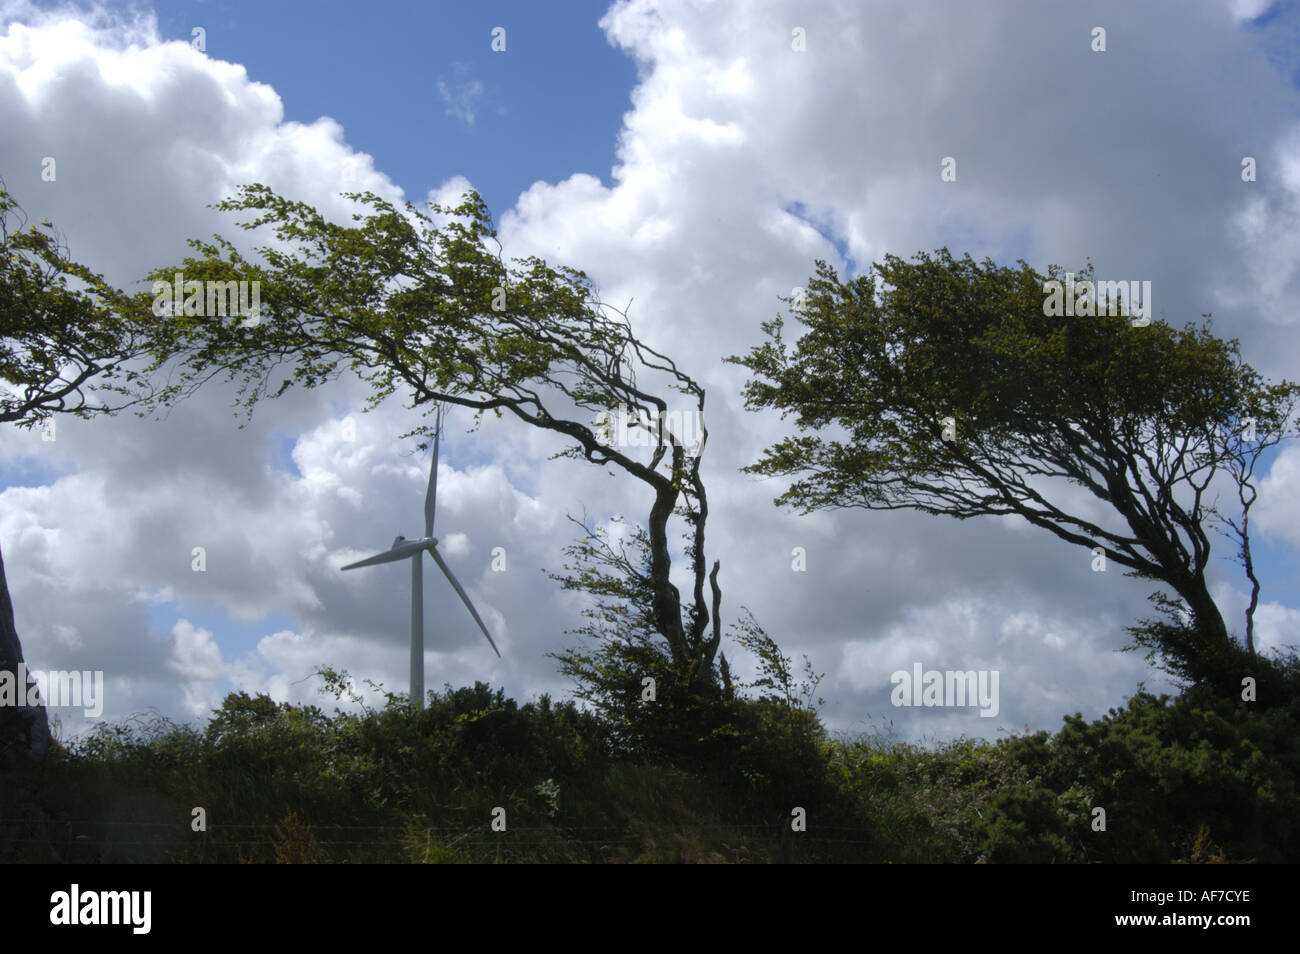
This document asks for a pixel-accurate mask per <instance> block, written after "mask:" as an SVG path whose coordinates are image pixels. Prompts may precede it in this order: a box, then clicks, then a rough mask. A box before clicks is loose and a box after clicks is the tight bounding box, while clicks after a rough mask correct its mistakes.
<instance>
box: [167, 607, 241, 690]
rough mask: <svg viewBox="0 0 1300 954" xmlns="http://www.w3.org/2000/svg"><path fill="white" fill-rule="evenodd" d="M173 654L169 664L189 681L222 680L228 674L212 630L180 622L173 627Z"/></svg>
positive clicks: (182, 620) (181, 620)
mask: <svg viewBox="0 0 1300 954" xmlns="http://www.w3.org/2000/svg"><path fill="white" fill-rule="evenodd" d="M172 639H173V643H172V654H171V659H169V660H168V661H167V665H168V666H170V667H171V668H172V670H173V671H175V672H177V673H179V674H180V675H181V676H182V677H184V678H185V679H191V680H195V681H207V680H212V679H219V678H221V676H223V675H224V674H225V672H226V667H225V664H224V663H222V661H221V649H220V647H218V646H217V643H216V640H214V639H213V638H212V633H211V631H209V630H206V629H202V628H196V627H195V626H194V625H193V624H192V623H191V622H190V621H189V620H187V619H180V620H177V621H176V625H175V626H173V627H172Z"/></svg>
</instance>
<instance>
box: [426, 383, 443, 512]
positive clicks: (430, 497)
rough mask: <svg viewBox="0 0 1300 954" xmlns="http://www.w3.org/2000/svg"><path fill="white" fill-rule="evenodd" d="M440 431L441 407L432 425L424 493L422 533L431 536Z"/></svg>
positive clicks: (436, 504)
mask: <svg viewBox="0 0 1300 954" xmlns="http://www.w3.org/2000/svg"><path fill="white" fill-rule="evenodd" d="M441 431H442V407H441V406H439V408H438V416H437V418H436V419H435V421H434V425H433V466H432V467H431V468H429V489H428V490H427V491H425V494H424V535H425V536H426V537H431V536H433V515H434V512H435V511H436V510H437V507H438V437H439V434H440V432H441Z"/></svg>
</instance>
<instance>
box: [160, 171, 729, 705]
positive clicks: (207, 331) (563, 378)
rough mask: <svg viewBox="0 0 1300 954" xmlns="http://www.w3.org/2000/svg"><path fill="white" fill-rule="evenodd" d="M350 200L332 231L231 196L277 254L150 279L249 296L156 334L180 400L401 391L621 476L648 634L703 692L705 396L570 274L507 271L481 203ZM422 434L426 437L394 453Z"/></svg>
mask: <svg viewBox="0 0 1300 954" xmlns="http://www.w3.org/2000/svg"><path fill="white" fill-rule="evenodd" d="M345 196H346V197H347V198H348V199H350V200H352V201H353V202H354V203H358V204H360V205H361V206H363V207H366V208H368V210H369V211H368V212H362V211H358V212H356V213H354V214H353V217H352V218H353V221H354V222H356V223H358V224H357V225H355V226H343V225H339V224H337V223H334V222H331V221H329V220H327V219H326V218H325V217H324V216H323V215H322V214H321V213H320V212H318V211H317V210H316V209H314V208H312V207H310V206H308V205H306V204H305V203H302V202H296V201H292V200H289V199H286V198H284V197H282V196H279V195H277V194H276V193H274V192H273V191H272V190H271V189H270V188H268V187H267V186H264V185H260V184H254V185H249V186H244V187H242V188H241V189H240V190H239V191H238V194H237V195H236V196H235V197H233V198H230V199H227V200H226V201H224V202H221V203H219V204H218V205H217V206H216V207H217V208H218V209H221V210H223V211H228V212H249V213H252V217H251V218H250V219H248V220H247V221H242V222H240V223H239V224H240V227H241V228H244V229H247V230H253V229H258V228H261V227H263V226H267V227H270V228H271V230H272V232H273V234H274V236H275V238H276V240H277V241H276V244H275V245H268V246H262V247H259V248H258V249H257V254H258V256H259V257H260V261H258V262H251V261H247V260H245V258H244V257H243V256H242V255H241V254H240V253H239V251H238V249H237V248H236V247H235V245H234V244H233V243H231V242H230V241H228V240H226V239H224V238H222V237H220V236H214V241H212V242H202V241H198V240H193V241H191V243H190V244H191V246H192V247H193V248H194V249H195V250H196V251H197V252H198V253H199V254H198V255H197V256H192V257H189V258H186V259H185V260H184V261H183V262H182V263H180V264H179V265H178V266H173V267H165V268H160V269H157V270H156V271H154V272H153V273H151V275H150V277H151V278H153V279H155V280H156V281H157V282H161V283H163V284H164V285H165V284H166V283H172V282H174V281H175V280H176V279H175V278H174V276H175V274H176V273H178V272H179V273H181V275H182V276H183V282H184V283H185V285H184V286H183V287H187V286H188V283H190V282H200V283H202V282H230V281H236V280H238V281H248V282H257V283H259V286H258V287H259V288H260V296H259V299H260V305H261V312H260V315H258V316H257V317H256V319H255V320H248V319H244V320H239V321H220V320H213V317H212V316H205V315H203V314H202V309H201V308H198V307H190V304H191V302H190V300H189V299H188V297H187V301H186V307H185V308H183V309H179V310H177V313H176V314H175V318H174V320H173V321H171V322H169V327H170V328H171V329H172V334H173V336H174V338H173V339H172V340H170V341H168V342H164V344H166V345H167V346H168V347H170V348H173V349H177V350H183V352H184V355H185V357H184V360H183V361H182V362H181V366H180V369H179V374H180V386H181V387H185V388H188V387H192V386H195V385H196V384H197V383H198V382H201V381H203V380H206V379H208V378H210V377H212V376H214V375H216V374H220V373H222V372H226V373H227V374H228V376H229V377H231V378H232V379H234V378H237V379H238V380H239V381H240V385H239V387H240V391H239V393H240V395H241V398H242V400H243V403H244V405H245V407H246V409H247V411H248V413H250V414H251V413H252V409H253V407H254V405H255V404H256V403H257V402H258V401H259V400H261V399H263V398H266V397H275V396H278V395H280V394H282V393H284V391H286V390H287V389H288V388H290V387H292V386H294V385H302V386H306V387H314V386H316V385H318V384H320V383H323V382H324V381H327V380H330V379H333V378H336V377H338V376H339V375H340V374H342V373H344V372H345V371H352V372H355V373H356V374H358V375H359V376H360V377H361V378H362V379H364V380H366V381H367V382H369V383H370V384H371V386H372V388H373V394H372V395H371V396H370V398H369V399H368V402H367V409H369V408H372V407H374V406H375V405H376V404H377V403H378V402H380V401H382V400H383V399H385V398H386V397H388V396H389V395H391V394H393V393H395V392H397V391H399V390H401V391H402V392H403V393H405V394H406V395H408V396H409V397H410V399H411V407H412V408H424V410H425V414H426V415H427V413H428V411H429V410H431V409H432V408H433V407H435V406H436V404H437V403H440V402H445V403H449V404H455V405H459V406H462V407H467V408H471V409H473V410H475V411H477V412H478V413H479V414H480V415H481V414H482V413H483V412H486V411H491V412H494V413H496V414H498V415H499V414H501V413H502V412H508V413H509V414H511V415H513V416H514V417H516V418H518V419H519V420H521V421H523V422H524V423H526V424H528V425H530V426H533V427H537V428H541V429H545V430H550V431H555V432H557V433H559V434H561V435H563V436H564V437H566V438H568V439H569V440H570V444H569V446H568V447H567V448H566V449H565V450H564V451H562V452H561V454H560V455H559V456H569V457H575V458H582V459H585V460H587V461H590V462H592V463H595V464H598V465H606V466H613V467H617V468H619V469H621V470H622V471H623V472H625V473H626V474H628V475H630V476H632V477H634V478H636V479H637V480H639V481H641V482H642V483H644V484H646V485H648V487H649V488H650V490H651V492H652V494H653V502H652V504H651V506H650V510H649V516H648V522H647V527H646V532H647V534H648V540H649V545H650V567H649V586H650V590H651V593H652V600H651V612H652V617H653V625H654V629H655V631H656V632H657V633H658V634H659V635H660V636H661V637H662V638H663V639H664V640H665V641H666V643H667V646H668V649H669V651H670V654H671V657H672V658H673V659H674V660H675V661H676V664H677V667H676V668H677V671H679V672H681V673H683V674H684V675H683V678H686V679H688V680H689V681H690V682H691V683H693V684H696V685H697V688H701V689H704V688H707V687H711V686H715V684H716V680H715V677H716V672H715V668H714V663H713V660H714V655H715V654H716V652H717V648H718V642H719V639H720V635H721V634H720V627H719V624H718V621H717V619H716V612H717V602H718V599H719V590H718V585H717V571H718V565H717V563H716V562H715V563H714V566H713V571H712V572H711V573H709V574H708V575H707V576H706V562H705V557H704V530H705V523H706V519H707V517H708V499H707V494H706V491H705V488H704V484H703V481H702V480H701V478H700V460H701V455H702V450H703V443H704V442H705V441H707V431H704V430H703V412H704V396H705V395H704V389H703V388H702V387H701V386H700V385H699V384H698V383H697V382H696V381H695V380H693V379H692V378H691V377H690V376H689V375H687V374H686V373H685V372H683V371H682V370H680V369H679V368H678V366H677V364H676V363H675V362H674V361H673V360H672V359H671V358H669V357H668V356H666V355H664V354H662V353H661V352H659V351H656V350H655V349H654V348H652V347H650V346H649V345H648V344H646V343H645V341H644V340H642V339H641V338H638V337H637V336H636V335H635V334H634V333H633V330H632V326H631V323H630V321H629V319H628V317H627V314H626V312H625V311H619V310H618V309H616V308H613V307H612V306H610V305H607V304H606V303H604V302H602V301H601V300H600V298H599V295H598V294H597V292H596V290H595V288H594V287H593V285H592V283H591V282H590V280H589V279H588V278H587V276H586V275H585V274H584V273H582V272H581V271H578V270H576V269H572V268H568V267H559V268H552V267H550V266H548V265H547V264H546V263H545V262H544V261H542V260H541V259H539V258H536V257H528V258H524V259H513V260H512V263H513V264H510V263H507V262H506V261H505V260H503V258H502V257H501V246H500V244H499V243H498V242H497V240H496V232H495V228H494V226H493V224H492V221H491V219H490V216H489V214H488V210H487V208H486V206H485V205H484V203H483V201H482V199H481V198H480V197H479V196H478V195H477V194H476V193H472V192H471V193H467V194H466V195H465V196H464V197H463V201H462V202H461V204H460V205H458V206H456V207H454V208H449V207H442V206H438V205H436V204H435V205H431V206H430V213H431V215H429V214H425V213H424V212H422V211H420V210H419V209H416V208H415V207H414V206H412V205H411V204H410V203H406V204H405V207H404V208H398V207H396V206H394V205H393V204H391V203H389V202H387V201H386V200H384V199H381V198H380V197H378V196H376V195H374V194H373V193H368V192H367V193H345ZM433 216H437V217H440V218H441V219H443V221H442V222H441V223H439V222H437V221H435V219H434V218H433ZM195 288H196V289H197V288H198V286H195ZM188 294H189V293H187V296H188ZM194 304H195V305H197V304H199V303H198V302H197V301H194ZM670 391H676V392H678V393H681V394H683V395H685V396H686V399H687V401H688V402H689V405H690V409H691V412H692V413H693V414H695V415H696V416H697V419H698V422H699V424H698V426H699V427H700V438H701V439H700V446H697V447H688V446H687V444H686V442H685V441H684V440H683V435H680V434H675V433H673V432H672V431H671V429H670V428H667V427H664V426H663V425H664V424H665V422H667V421H670V420H671V417H670V408H669V403H668V400H667V399H666V398H665V397H664V393H665V392H670ZM616 411H619V413H620V416H621V417H622V418H623V419H626V420H629V421H631V422H633V426H641V427H644V428H646V429H648V430H650V431H652V433H653V438H654V439H653V440H651V441H649V442H648V444H647V443H646V442H639V441H638V442H633V441H629V440H620V439H619V435H615V434H614V432H613V428H611V427H610V426H609V417H608V415H610V414H613V413H614V412H616ZM676 413H679V414H680V413H681V412H680V411H679V410H678V411H676ZM600 419H603V423H602V420H600ZM430 433H431V427H430V425H427V424H425V425H420V426H418V427H416V428H414V429H413V430H412V431H410V432H409V434H408V435H404V436H409V435H419V436H422V437H425V438H427V437H428V436H429V435H430ZM642 447H644V450H641V449H640V448H642ZM679 510H680V513H681V515H682V516H683V517H684V518H685V519H686V521H687V523H688V527H689V529H688V533H689V544H688V550H687V552H688V555H689V558H690V568H691V572H692V575H693V586H692V592H691V593H690V595H689V597H688V598H687V599H686V600H683V599H682V596H681V594H680V593H679V592H678V590H677V587H676V586H675V585H674V584H673V583H672V582H671V580H670V571H671V566H672V559H671V554H670V552H669V545H668V532H667V526H668V522H669V520H670V519H671V518H672V517H673V516H674V514H675V513H677V512H678V511H679ZM706 583H707V585H708V588H709V591H710V594H711V597H712V599H711V600H710V599H709V598H707V597H706ZM710 621H712V624H713V625H712V627H711V628H710V626H709V623H710Z"/></svg>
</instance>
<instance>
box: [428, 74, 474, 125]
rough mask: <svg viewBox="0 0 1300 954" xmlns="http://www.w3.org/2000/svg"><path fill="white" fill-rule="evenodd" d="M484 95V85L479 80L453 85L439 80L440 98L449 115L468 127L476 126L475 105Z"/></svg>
mask: <svg viewBox="0 0 1300 954" xmlns="http://www.w3.org/2000/svg"><path fill="white" fill-rule="evenodd" d="M482 95H483V84H482V83H480V82H479V81H478V80H470V81H469V82H468V83H451V84H449V83H447V82H446V81H445V80H438V97H439V98H440V99H441V100H442V104H443V106H445V107H446V113H447V115H448V116H452V117H454V118H455V119H459V120H460V121H461V122H463V123H464V124H465V125H467V126H473V125H474V103H475V102H476V101H477V100H478V99H479V97H481V96H482Z"/></svg>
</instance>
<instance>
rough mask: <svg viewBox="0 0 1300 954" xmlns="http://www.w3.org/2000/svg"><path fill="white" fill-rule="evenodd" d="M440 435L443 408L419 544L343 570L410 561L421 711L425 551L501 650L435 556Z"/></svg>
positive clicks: (414, 679) (414, 675) (414, 670)
mask: <svg viewBox="0 0 1300 954" xmlns="http://www.w3.org/2000/svg"><path fill="white" fill-rule="evenodd" d="M441 434H442V407H441V406H439V408H438V416H437V420H436V423H435V424H434V428H433V466H432V467H431V468H430V469H429V489H428V490H427V491H426V492H425V495H424V536H423V537H421V538H420V539H418V540H407V539H406V537H398V538H397V539H396V540H394V541H393V545H392V547H390V548H389V549H387V550H385V551H384V552H383V553H377V554H375V555H374V556H372V557H366V559H364V560H358V561H357V562H356V563H349V564H348V565H347V566H345V567H343V569H344V570H357V569H360V568H361V567H363V566H376V565H378V564H380V563H393V562H395V561H397V560H405V559H407V558H409V559H410V561H411V699H412V701H413V702H415V705H416V708H419V709H423V708H424V572H423V570H424V561H423V557H424V554H425V552H426V551H427V552H428V554H429V556H431V557H433V562H434V563H436V564H438V568H439V569H440V570H442V573H443V575H444V576H445V577H447V582H448V583H450V584H451V585H452V589H454V590H455V591H456V592H457V593H458V594H459V595H460V598H461V600H463V601H464V603H465V606H466V608H467V609H468V610H469V612H470V615H471V616H473V617H474V622H476V623H478V628H479V629H481V630H483V635H484V636H486V637H487V641H488V644H489V645H490V646H491V647H492V651H493V652H494V653H496V654H497V658H498V659H499V658H501V650H499V649H497V644H496V643H494V642H493V641H492V634H491V633H489V632H488V628H487V626H485V625H484V624H483V618H482V617H481V616H479V615H478V610H476V609H475V608H474V604H473V603H471V602H470V600H469V596H468V594H466V592H465V588H464V587H463V586H461V585H460V581H459V580H457V579H456V575H455V574H454V573H452V572H451V567H449V566H447V562H446V561H445V560H443V558H442V554H441V553H439V552H438V541H437V539H436V538H435V537H434V535H433V516H434V512H435V510H436V509H437V505H438V438H439V437H440V436H441Z"/></svg>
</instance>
